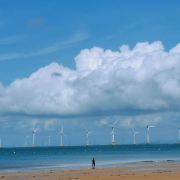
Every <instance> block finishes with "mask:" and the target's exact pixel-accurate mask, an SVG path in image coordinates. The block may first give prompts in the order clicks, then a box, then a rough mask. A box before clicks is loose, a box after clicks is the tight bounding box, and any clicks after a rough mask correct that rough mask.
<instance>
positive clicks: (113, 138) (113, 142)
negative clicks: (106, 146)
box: [111, 126, 116, 145]
mask: <svg viewBox="0 0 180 180" xmlns="http://www.w3.org/2000/svg"><path fill="white" fill-rule="evenodd" d="M111 143H112V145H115V144H116V140H115V132H114V126H113V127H112V141H111Z"/></svg>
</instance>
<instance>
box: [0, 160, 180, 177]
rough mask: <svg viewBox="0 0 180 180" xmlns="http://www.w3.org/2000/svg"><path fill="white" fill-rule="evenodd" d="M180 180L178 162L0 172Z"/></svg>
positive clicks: (4, 174)
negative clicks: (117, 166)
mask: <svg viewBox="0 0 180 180" xmlns="http://www.w3.org/2000/svg"><path fill="white" fill-rule="evenodd" d="M1 179H3V180H41V179H44V180H94V179H97V180H121V179H123V180H144V179H146V180H156V179H157V180H158V179H159V180H160V179H162V180H180V165H179V164H176V163H161V164H156V163H143V164H133V165H129V166H127V167H124V168H122V167H121V168H99V169H83V170H64V171H53V170H49V171H48V172H19V173H0V180H1Z"/></svg>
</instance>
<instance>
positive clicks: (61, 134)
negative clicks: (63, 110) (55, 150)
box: [60, 126, 64, 147]
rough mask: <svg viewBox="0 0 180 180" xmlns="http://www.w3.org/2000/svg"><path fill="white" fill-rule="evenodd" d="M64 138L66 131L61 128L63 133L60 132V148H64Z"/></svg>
mask: <svg viewBox="0 0 180 180" xmlns="http://www.w3.org/2000/svg"><path fill="white" fill-rule="evenodd" d="M63 136H64V129H63V126H61V131H60V138H61V139H60V140H61V142H60V146H61V147H62V146H63Z"/></svg>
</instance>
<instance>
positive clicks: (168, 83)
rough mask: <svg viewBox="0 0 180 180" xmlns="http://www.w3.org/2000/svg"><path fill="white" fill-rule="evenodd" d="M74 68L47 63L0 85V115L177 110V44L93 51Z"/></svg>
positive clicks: (81, 56) (179, 61)
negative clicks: (166, 46)
mask: <svg viewBox="0 0 180 180" xmlns="http://www.w3.org/2000/svg"><path fill="white" fill-rule="evenodd" d="M75 63H76V69H75V70H73V69H69V68H67V67H64V66H63V65H60V64H58V63H52V64H49V65H48V66H46V67H42V68H41V69H39V70H38V71H36V72H34V73H32V74H31V75H30V76H29V77H27V78H24V79H17V80H15V81H14V82H12V83H11V84H10V85H9V86H4V85H3V84H0V114H1V115H8V114H19V115H27V116H31V115H32V116H59V117H69V116H70V117H77V116H97V115H136V114H150V113H154V112H158V113H159V112H169V111H171V112H172V111H179V110H180V44H178V45H176V46H175V47H174V48H172V49H171V50H169V51H166V50H165V49H164V47H163V44H162V43H161V42H159V41H157V42H153V43H148V42H143V43H137V44H136V45H135V47H134V48H132V49H130V47H129V46H128V45H123V46H121V47H120V48H119V50H118V51H112V50H110V49H103V48H100V47H93V48H91V49H84V50H82V51H81V52H80V53H79V54H78V55H77V56H76V57H75Z"/></svg>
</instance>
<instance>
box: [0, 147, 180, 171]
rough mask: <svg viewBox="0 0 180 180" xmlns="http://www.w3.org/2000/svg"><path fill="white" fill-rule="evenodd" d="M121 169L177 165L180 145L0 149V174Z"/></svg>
mask: <svg viewBox="0 0 180 180" xmlns="http://www.w3.org/2000/svg"><path fill="white" fill-rule="evenodd" d="M93 157H95V159H96V165H97V166H98V167H113V166H121V165H123V164H126V163H133V162H142V161H162V160H165V161H168V160H173V161H174V160H175V161H180V144H163V145H116V146H89V147H85V146H77V147H63V148H61V147H35V148H1V149H0V171H7V172H14V171H43V170H47V169H79V168H88V167H91V160H92V158H93Z"/></svg>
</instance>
